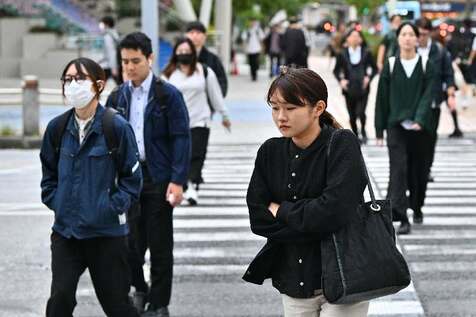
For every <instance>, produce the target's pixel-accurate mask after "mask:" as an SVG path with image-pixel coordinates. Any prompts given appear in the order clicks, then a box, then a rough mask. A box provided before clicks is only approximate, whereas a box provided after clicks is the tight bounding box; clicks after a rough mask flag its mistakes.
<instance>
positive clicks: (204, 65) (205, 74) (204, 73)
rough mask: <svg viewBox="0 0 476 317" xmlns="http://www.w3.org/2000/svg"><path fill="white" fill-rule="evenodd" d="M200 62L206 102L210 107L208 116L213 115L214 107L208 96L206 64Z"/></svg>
mask: <svg viewBox="0 0 476 317" xmlns="http://www.w3.org/2000/svg"><path fill="white" fill-rule="evenodd" d="M200 64H202V69H203V77H205V94H206V95H207V103H208V108H210V116H211V117H213V114H214V113H215V108H213V107H212V104H211V101H210V97H209V96H208V83H207V79H208V65H207V64H205V63H200Z"/></svg>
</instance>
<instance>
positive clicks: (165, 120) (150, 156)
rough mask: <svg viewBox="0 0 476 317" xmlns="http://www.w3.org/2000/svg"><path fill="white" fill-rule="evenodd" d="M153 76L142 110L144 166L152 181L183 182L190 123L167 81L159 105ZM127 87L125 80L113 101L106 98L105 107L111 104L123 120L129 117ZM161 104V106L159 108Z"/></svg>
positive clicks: (177, 93)
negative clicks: (143, 110) (161, 102)
mask: <svg viewBox="0 0 476 317" xmlns="http://www.w3.org/2000/svg"><path fill="white" fill-rule="evenodd" d="M156 80H157V79H156V77H155V76H154V78H153V80H152V83H151V85H153V86H154V87H151V89H150V90H149V98H148V100H147V106H146V108H145V113H144V146H145V156H146V158H147V168H148V170H149V173H150V175H151V177H152V179H153V181H154V182H155V183H169V182H172V183H175V184H179V185H184V184H186V183H187V178H188V171H189V168H190V157H191V137H190V123H189V117H188V110H187V106H186V105H185V101H184V99H183V96H182V93H181V92H180V91H179V90H178V89H177V88H175V87H174V86H172V85H171V84H168V83H165V82H164V83H163V84H162V87H161V88H162V89H163V92H162V93H163V95H164V100H165V103H166V105H162V104H160V100H159V97H158V95H157V89H156V87H155V85H157V83H156ZM130 104H131V90H130V88H129V85H128V82H125V83H123V84H122V85H121V86H120V87H119V88H118V98H117V104H114V102H113V101H112V100H111V97H110V98H108V100H107V103H106V107H113V108H115V109H116V110H117V111H119V113H121V114H122V115H123V117H124V118H126V120H129V118H130V110H131V109H130V108H131V107H130ZM162 106H163V107H162Z"/></svg>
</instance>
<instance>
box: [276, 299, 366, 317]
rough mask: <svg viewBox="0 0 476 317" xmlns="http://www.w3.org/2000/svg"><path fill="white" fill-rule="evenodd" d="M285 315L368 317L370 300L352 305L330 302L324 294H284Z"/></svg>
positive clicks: (302, 316)
mask: <svg viewBox="0 0 476 317" xmlns="http://www.w3.org/2000/svg"><path fill="white" fill-rule="evenodd" d="M282 298H283V306H284V316H285V317H366V316H367V313H368V310H369V302H361V303H357V304H351V305H332V304H329V303H328V302H327V301H326V299H325V298H324V296H323V295H318V296H315V297H311V298H293V297H289V296H287V295H284V294H282Z"/></svg>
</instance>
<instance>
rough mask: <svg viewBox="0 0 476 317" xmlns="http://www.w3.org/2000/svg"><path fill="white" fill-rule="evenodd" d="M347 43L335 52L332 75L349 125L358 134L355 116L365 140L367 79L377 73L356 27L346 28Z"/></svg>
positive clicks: (368, 87)
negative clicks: (340, 90)
mask: <svg viewBox="0 0 476 317" xmlns="http://www.w3.org/2000/svg"><path fill="white" fill-rule="evenodd" d="M345 40H346V43H347V47H346V48H345V49H344V50H342V52H341V53H340V54H339V55H337V58H336V65H335V67H334V76H335V77H336V78H337V81H338V82H339V84H340V86H341V88H342V93H343V94H344V97H345V102H346V105H347V111H348V112H349V118H350V126H351V128H352V131H353V132H354V133H355V135H357V136H359V131H358V129H357V119H359V120H360V129H361V130H360V131H361V134H360V135H361V139H360V141H361V142H362V143H364V144H365V143H367V133H366V131H365V123H366V121H367V116H366V115H365V109H366V107H367V100H368V96H369V92H370V82H371V81H372V78H374V76H375V75H376V74H377V65H375V62H374V59H373V57H372V54H371V53H370V51H369V50H368V49H367V47H366V45H364V43H365V39H364V37H363V35H362V33H361V32H360V31H357V30H354V29H352V30H350V31H349V32H347V34H346V37H345Z"/></svg>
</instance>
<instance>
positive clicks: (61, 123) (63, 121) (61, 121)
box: [52, 108, 74, 161]
mask: <svg viewBox="0 0 476 317" xmlns="http://www.w3.org/2000/svg"><path fill="white" fill-rule="evenodd" d="M73 112H74V109H73V108H71V109H69V110H68V111H66V112H64V113H63V114H61V115H60V116H59V117H58V122H57V124H56V126H55V127H54V130H53V139H52V143H53V147H54V149H55V153H56V161H58V156H59V152H60V148H61V140H62V139H63V134H64V130H65V129H66V125H67V124H68V121H69V118H70V117H71V116H72V114H73Z"/></svg>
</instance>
